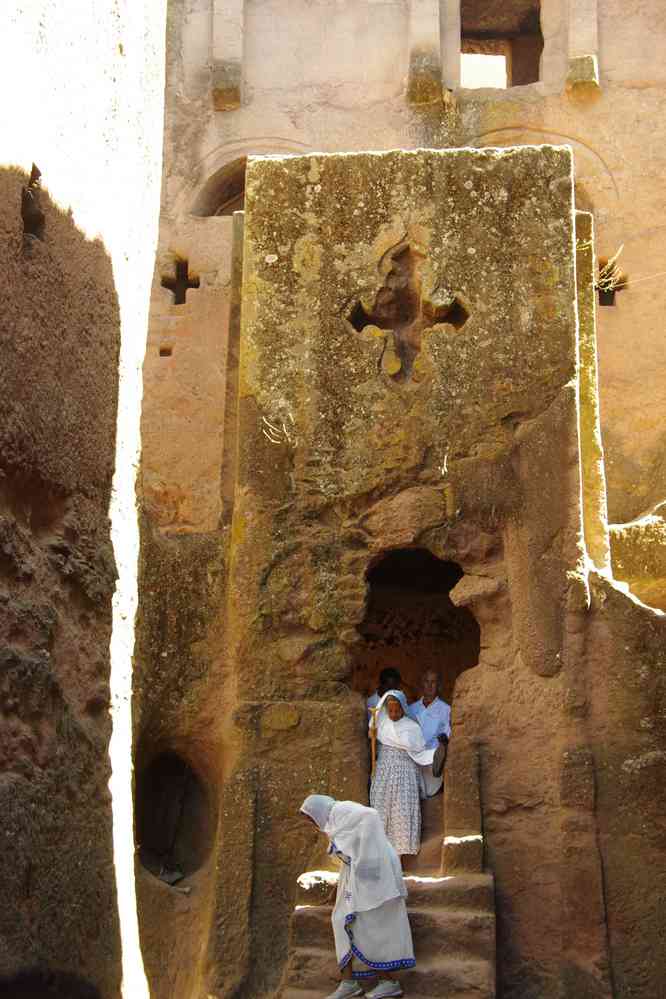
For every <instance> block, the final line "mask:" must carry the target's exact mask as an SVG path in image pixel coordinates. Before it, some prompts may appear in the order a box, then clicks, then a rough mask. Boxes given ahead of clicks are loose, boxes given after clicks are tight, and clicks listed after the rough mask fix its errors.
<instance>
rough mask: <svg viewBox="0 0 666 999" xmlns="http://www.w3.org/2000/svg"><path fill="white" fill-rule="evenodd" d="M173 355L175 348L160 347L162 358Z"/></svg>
mask: <svg viewBox="0 0 666 999" xmlns="http://www.w3.org/2000/svg"><path fill="white" fill-rule="evenodd" d="M172 354H173V347H166V346H165V347H160V357H171V355H172Z"/></svg>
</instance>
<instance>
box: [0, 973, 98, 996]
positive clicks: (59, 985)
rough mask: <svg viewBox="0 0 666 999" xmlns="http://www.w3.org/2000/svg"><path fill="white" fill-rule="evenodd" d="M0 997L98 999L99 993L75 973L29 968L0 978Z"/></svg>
mask: <svg viewBox="0 0 666 999" xmlns="http://www.w3.org/2000/svg"><path fill="white" fill-rule="evenodd" d="M0 999H100V994H99V991H98V990H97V989H96V988H95V986H94V985H91V984H90V983H89V982H86V981H84V979H82V978H79V977H78V976H77V975H71V974H69V973H68V972H66V971H44V970H41V969H32V968H31V969H29V970H26V971H20V972H19V973H18V974H17V975H13V976H12V977H11V978H0Z"/></svg>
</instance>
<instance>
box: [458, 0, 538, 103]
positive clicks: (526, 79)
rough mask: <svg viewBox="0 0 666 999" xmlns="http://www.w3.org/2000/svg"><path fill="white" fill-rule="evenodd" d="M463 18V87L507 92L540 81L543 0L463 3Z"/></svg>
mask: <svg viewBox="0 0 666 999" xmlns="http://www.w3.org/2000/svg"><path fill="white" fill-rule="evenodd" d="M460 15H461V29H462V30H461V36H462V42H461V67H460V69H461V86H463V87H471V88H479V87H494V88H498V89H504V88H506V87H518V86H522V85H524V84H527V83H536V82H537V81H538V79H539V64H540V61H541V53H542V51H543V35H542V33H541V4H540V2H539V0H511V2H507V0H461V5H460ZM502 70H503V72H502ZM502 80H504V82H502Z"/></svg>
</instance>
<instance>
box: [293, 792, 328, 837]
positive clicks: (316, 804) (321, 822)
mask: <svg viewBox="0 0 666 999" xmlns="http://www.w3.org/2000/svg"><path fill="white" fill-rule="evenodd" d="M334 804H335V798H329V796H328V795H327V794H309V795H308V797H307V798H306V799H305V801H304V802H303V804H302V805H301V807H300V809H299V811H301V812H303V814H304V815H307V816H309V817H310V818H311V819H312V820H313V821H314V822H316V823H317V825H318V826H319V828H320V829H321V831H322V832H324V831H325V829H326V823H327V822H328V818H329V815H330V814H331V809H332V808H333V805H334Z"/></svg>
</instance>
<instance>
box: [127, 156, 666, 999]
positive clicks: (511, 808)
mask: <svg viewBox="0 0 666 999" xmlns="http://www.w3.org/2000/svg"><path fill="white" fill-rule="evenodd" d="M236 228H237V232H238V230H239V224H238V223H237V225H236ZM591 240H592V228H591V220H590V219H589V216H586V215H584V214H582V213H577V214H576V213H575V211H574V198H573V182H572V161H571V153H570V151H569V150H567V149H565V148H562V147H559V148H558V147H553V146H540V147H523V148H514V149H504V150H497V149H495V150H471V149H460V150H425V151H424V150H421V151H418V152H405V151H399V152H390V153H376V154H370V153H365V154H347V155H340V156H337V155H323V154H318V155H308V156H297V157H271V158H265V159H262V158H256V159H253V160H251V161H250V162H249V165H248V170H247V185H246V216H245V238H244V261H243V278H242V296H240V297H242V323H241V330H240V364H239V370H238V375H237V378H236V377H234V379H233V380H232V381H231V383H230V384H231V389H230V391H229V393H228V394H227V396H226V398H225V412H227V414H230V413H237V420H235V421H234V422H233V423H230V422H229V419H227V421H226V423H225V428H224V435H223V436H225V435H227V440H226V441H224V442H222V443H221V444H220V451H219V453H220V457H221V461H222V466H221V468H222V470H221V473H220V476H219V478H218V479H216V489H219V492H218V493H217V494H216V498H215V503H217V506H215V507H214V508H213V506H210V505H209V506H207V507H206V509H207V510H208V513H207V514H206V517H205V518H204V519H202V520H201V521H200V522H199V524H198V529H197V530H191V529H190V528H189V527H187V525H186V524H185V522H184V521H183V522H176V521H174V522H169V524H167V523H166V522H160V520H159V518H156V516H155V509H154V508H153V507H152V506H151V503H152V499H150V498H149V502H148V504H147V506H148V511H149V512H148V516H147V517H146V520H145V523H144V530H143V542H142V544H143V552H142V577H141V588H142V592H143V604H142V612H141V615H140V621H139V626H140V628H139V644H138V648H137V672H136V677H135V679H136V685H135V692H136V699H137V700H136V708H137V710H136V714H135V721H136V735H135V739H136V742H135V759H136V766H137V775H138V780H137V795H138V801H137V806H138V807H137V813H138V814H139V815H142V814H144V815H146V814H147V815H149V814H150V813H151V808H152V809H153V810H157V811H159V814H160V815H161V816H163V821H160V822H154V821H148V820H146V821H144V820H140V824H139V827H138V832H139V843H140V848H141V850H140V855H139V856H140V863H139V867H138V872H139V899H140V920H141V934H142V947H143V952H144V956H145V959H146V963H147V969H148V972H149V976H150V981H151V991H152V994H153V995H154V996H155V997H158V999H171V997H172V996H175V995H192V996H204V995H205V996H215V997H219V999H222V997H231V996H240V995H242V996H248V997H250V996H265V995H275V994H279V991H280V990H281V989H283V988H285V987H287V986H288V985H293V984H294V981H293V979H292V978H291V977H290V974H291V971H293V969H294V967H295V964H294V952H293V951H290V939H292V940H293V939H294V938H293V937H290V919H291V917H292V913H293V905H294V901H295V886H296V878H297V876H298V875H299V874H300V873H301V872H303V871H304V870H312V869H314V868H315V867H317V866H318V867H320V868H321V867H322V866H325V864H326V861H325V858H323V857H322V855H321V844H320V843H317V842H313V839H312V836H311V834H310V832H309V830H308V829H307V828H303V826H302V824H301V823H300V822H299V820H298V817H297V814H296V813H297V809H298V805H299V804H300V802H301V801H302V799H303V797H304V796H305V795H306V794H307V793H309V792H312V791H324V792H326V793H330V794H332V795H334V796H336V797H342V798H353V799H356V800H361V801H363V800H366V793H367V772H368V771H367V767H368V750H367V735H366V712H365V708H364V703H363V701H364V697H365V695H367V694H368V693H369V692H370V691H371V690H372V689H373V688H374V685H375V683H376V678H377V672H378V670H379V668H380V667H381V666H383V665H387V664H390V663H391V662H392V661H395V662H398V663H399V665H400V666H401V668H402V669H403V671H404V673H405V679H406V686H407V687H409V688H412V689H414V690H416V687H417V683H418V674H419V671H420V667H421V666H422V665H425V664H427V665H436V666H437V668H438V670H439V673H440V677H441V679H442V682H443V687H444V689H445V690H446V692H447V694H448V695H449V696H450V697H451V698H452V701H453V725H454V733H455V734H454V740H453V742H452V745H451V750H450V755H449V760H448V762H447V772H448V778H447V780H448V786H449V791H450V793H449V798H448V805H447V807H446V809H445V814H444V816H443V817H442V824H441V832H442V840H443V842H442V843H441V844H440V845H441V847H442V848H443V849H441V851H439V850H438V843H437V835H436V833H435V834H434V835H433V834H432V820H433V818H434V819H435V820H436V818H437V816H436V815H434V812H433V813H432V814H431V812H429V814H428V843H427V854H428V856H427V865H426V867H427V869H426V868H424V869H423V870H421V869H419V866H418V863H417V864H416V865H415V866H414V868H413V872H414V873H415V874H417V875H418V874H419V873H421V874H423V873H432V872H433V870H434V871H438V870H439V869H440V867H439V865H440V863H441V862H442V861H443V863H444V865H445V869H446V868H447V865H448V867H449V868H450V869H451V871H455V872H456V873H458V872H467V873H469V872H475V873H476V874H477V875H479V874H480V872H481V870H482V869H485V870H490V871H492V874H493V876H494V879H495V886H496V915H497V941H498V947H497V993H498V995H499V996H501V997H502V999H525V997H528V996H529V997H534V999H536V997H539V999H561V997H562V996H566V997H570V999H574V997H575V999H579V997H585V999H588V997H590V999H591V997H595V999H610V997H611V996H619V997H622V999H629V997H631V999H653V997H654V995H656V994H657V993H658V989H659V987H660V985H659V983H660V982H661V981H662V980H663V976H664V973H665V969H664V967H663V958H662V956H661V948H660V939H661V936H662V934H663V931H664V928H665V927H664V925H663V902H664V898H666V885H665V884H664V881H663V877H662V873H661V872H662V870H663V853H664V843H663V837H662V835H661V831H660V830H661V827H662V822H661V818H660V815H662V814H663V809H664V807H665V805H666V803H665V802H664V793H665V792H664V790H663V788H662V787H661V785H660V783H659V781H658V780H657V774H658V772H659V767H660V763H661V760H662V754H663V752H664V745H663V744H664V740H665V738H666V731H665V725H664V718H663V711H662V703H661V702H662V697H661V686H662V673H663V662H662V656H661V652H660V648H661V644H662V643H663V639H664V624H663V620H662V618H661V617H660V616H658V615H657V614H656V613H655V612H653V611H651V610H649V609H647V608H646V609H642V608H640V607H638V606H637V604H636V603H635V602H634V601H632V600H631V598H630V597H627V596H626V595H625V594H624V593H622V592H621V591H620V590H619V589H617V588H615V586H614V585H613V584H612V583H610V582H609V581H608V572H609V551H610V545H609V536H608V528H607V522H606V515H605V505H606V501H605V494H604V455H603V450H602V447H601V440H600V434H599V413H598V405H597V395H596V379H597V374H596V342H595V322H594V302H593V270H592V266H593V261H592V253H591V246H592V244H591ZM234 266H235V270H236V271H237V272H238V270H239V254H236V257H235V265H234ZM188 294H189V292H188ZM193 294H194V295H196V294H197V292H196V291H195V292H194V293H193ZM239 301H240V298H239V295H238V294H237V295H236V296H235V299H234V303H233V304H234V309H233V312H234V315H235V316H236V315H237V312H238V308H237V307H238V304H239ZM174 307H176V306H174ZM576 310H577V311H576ZM235 349H236V340H235V337H234V338H232V341H230V344H229V346H228V357H229V358H232V357H233V355H234V351H235ZM225 363H226V362H225ZM229 370H231V366H230V368H229ZM229 438H231V440H232V441H233V443H234V446H233V447H231V446H230V445H229V443H228V440H229ZM199 457H201V456H197V461H198V460H199ZM150 460H151V461H152V458H151V459H150ZM206 460H208V459H206ZM151 495H153V494H151ZM211 495H212V494H211ZM199 509H200V511H203V509H204V507H203V506H200V507H199ZM213 512H214V513H215V516H218V514H219V519H218V520H217V521H216V520H215V517H213V516H212V513H213ZM209 514H211V516H209ZM204 527H205V528H206V529H205V530H204ZM209 528H210V529H209ZM593 569H596V570H597V573H595V572H593V571H592V570H593ZM603 574H606V575H603ZM446 800H447V799H446V796H445V801H446ZM147 803H148V804H147ZM165 830H169V835H168V836H167V835H165V834H164V831H165ZM438 854H439V855H438ZM644 857H647V858H648V866H647V867H646V865H645V864H644V862H643V858H644ZM425 862H426V861H425V860H424V863H425ZM173 874H175V875H176V876H177V877H181V876H182V879H181V880H178V881H177V882H174V883H173V884H169V882H170V881H171V880H173V879H172V875H173ZM648 882H649V883H648ZM581 885H583V890H581ZM660 913H661V915H660ZM447 919H448V917H446V918H444V917H443V920H442V925H444V924H446V923H447ZM433 932H434V931H433ZM426 936H427V935H426ZM424 940H425V941H426V943H427V944H428V946H430V945H431V944H432V945H433V946H436V944H434V943H433V941H431V940H430V939H429V938H428V939H427V940H426V938H425V937H424ZM297 957H298V955H296V958H297ZM297 964H298V960H296V965H297ZM313 983H314V979H313V978H311V977H308V979H307V982H299V987H300V988H301V989H304V988H305V989H306V991H307V988H312V987H314V986H313ZM323 985H324V983H323V982H322V987H323ZM306 986H307V988H306ZM440 986H441V990H444V991H443V992H442V991H441V990H440V991H439V992H434V993H432V995H433V996H434V995H441V994H446V988H447V987H448V986H447V985H446V981H445V978H442V980H441V982H440ZM440 986H438V988H439V987H440ZM490 987H491V986H490V985H488V988H490Z"/></svg>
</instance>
